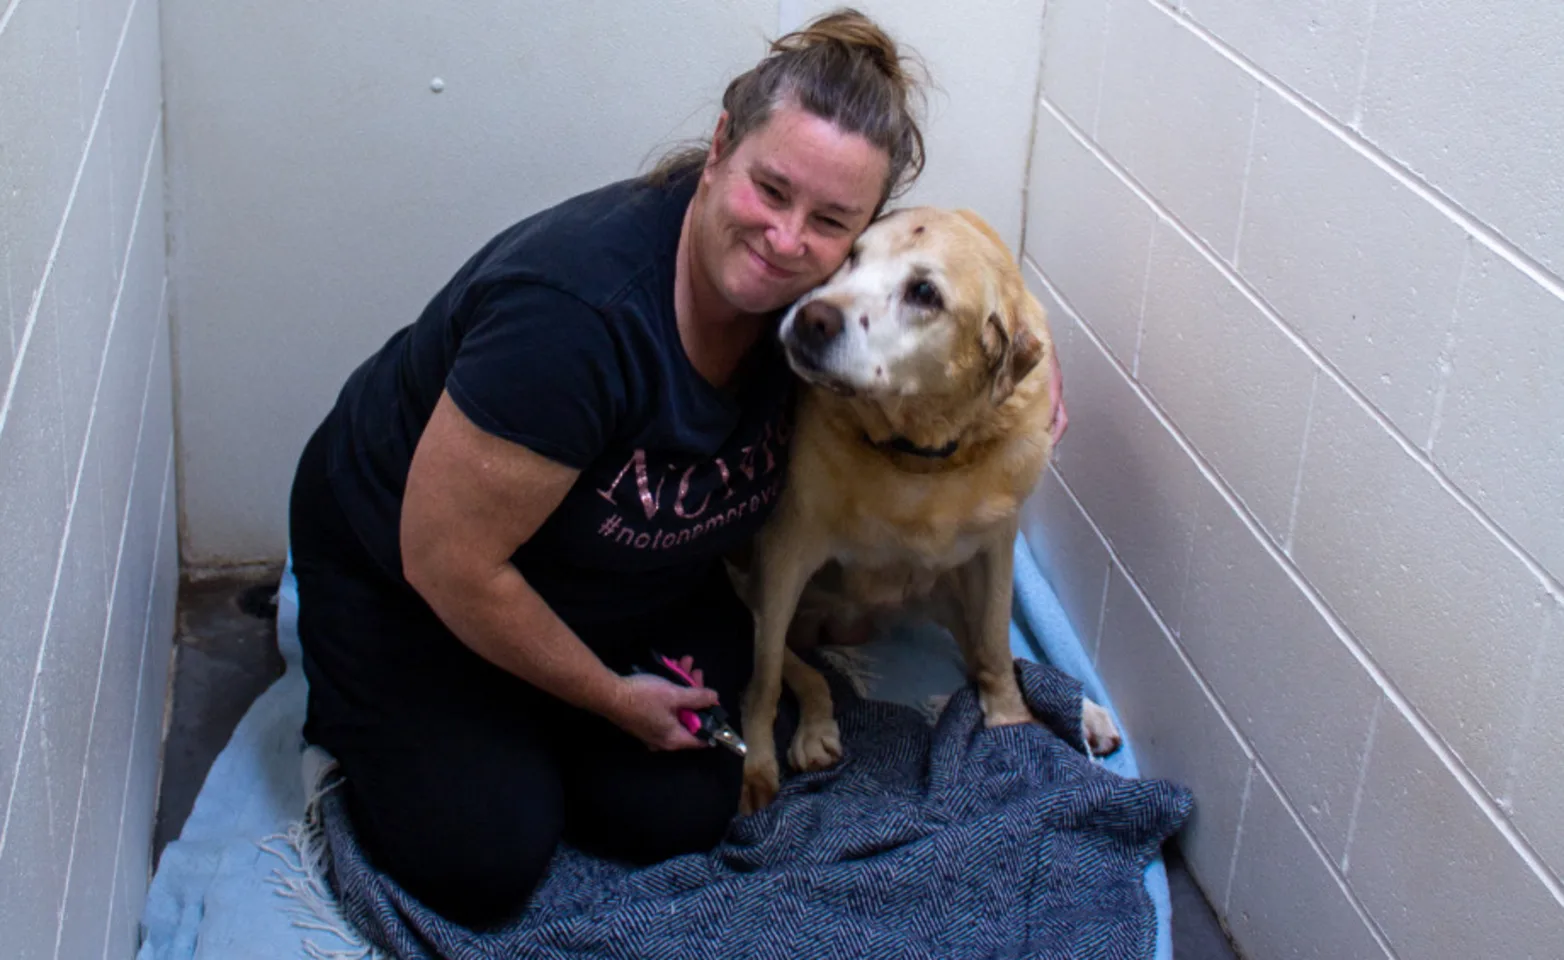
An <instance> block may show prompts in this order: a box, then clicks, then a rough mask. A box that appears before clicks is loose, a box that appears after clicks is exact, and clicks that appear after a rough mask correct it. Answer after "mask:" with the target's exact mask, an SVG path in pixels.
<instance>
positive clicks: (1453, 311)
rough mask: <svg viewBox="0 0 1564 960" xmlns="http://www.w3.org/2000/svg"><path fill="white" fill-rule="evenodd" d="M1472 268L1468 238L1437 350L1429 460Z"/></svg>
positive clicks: (1452, 367) (1447, 388) (1441, 419)
mask: <svg viewBox="0 0 1564 960" xmlns="http://www.w3.org/2000/svg"><path fill="white" fill-rule="evenodd" d="M1471 267H1472V241H1471V238H1470V237H1468V238H1467V241H1466V249H1465V250H1463V251H1462V253H1461V269H1460V271H1459V272H1457V273H1456V276H1455V305H1454V306H1452V307H1451V308H1450V332H1449V333H1447V334H1445V342H1444V346H1442V347H1441V348H1440V350H1439V386H1438V388H1436V389H1435V391H1434V412H1433V416H1431V417H1429V423H1428V443H1427V444H1425V445H1424V447H1423V449H1424V451H1425V452H1426V453H1427V454H1428V458H1429V459H1430V460H1432V459H1433V457H1434V441H1436V440H1438V439H1439V428H1440V427H1441V426H1443V425H1444V418H1445V396H1446V395H1447V394H1448V393H1449V392H1450V377H1451V375H1452V374H1453V373H1454V371H1455V338H1456V333H1455V332H1456V323H1457V321H1458V320H1459V319H1460V317H1461V298H1462V297H1463V296H1465V294H1466V275H1467V272H1468V271H1470V270H1471Z"/></svg>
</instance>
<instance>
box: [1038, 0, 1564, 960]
mask: <svg viewBox="0 0 1564 960" xmlns="http://www.w3.org/2000/svg"><path fill="white" fill-rule="evenodd" d="M1043 37H1044V39H1043V61H1042V63H1043V66H1042V81H1041V85H1040V93H1041V98H1040V102H1039V104H1038V110H1037V118H1036V124H1035V133H1034V143H1033V155H1032V161H1031V166H1030V171H1029V185H1028V194H1027V200H1026V224H1025V244H1024V259H1025V266H1026V270H1027V272H1028V278H1029V282H1030V283H1031V284H1032V285H1033V288H1034V290H1035V291H1036V292H1037V293H1038V294H1039V296H1041V297H1042V299H1043V301H1044V303H1045V305H1046V306H1047V307H1048V308H1049V311H1050V313H1051V315H1052V318H1053V325H1054V330H1055V334H1056V336H1057V337H1058V339H1059V349H1060V355H1061V359H1062V363H1063V368H1064V371H1065V382H1066V384H1067V388H1066V396H1067V397H1068V398H1069V404H1070V411H1071V428H1070V434H1069V436H1068V437H1067V438H1066V440H1065V442H1064V444H1063V445H1062V446H1061V449H1060V450H1059V453H1058V456H1057V461H1056V469H1055V471H1054V473H1052V474H1051V475H1050V476H1049V477H1048V478H1047V480H1046V482H1045V484H1044V485H1043V487H1042V488H1041V489H1040V490H1039V492H1038V493H1037V495H1036V496H1035V497H1034V498H1033V499H1032V500H1031V501H1030V502H1029V504H1028V515H1027V516H1028V522H1027V528H1028V531H1029V532H1030V533H1031V534H1032V536H1033V539H1034V542H1036V543H1037V544H1038V550H1039V552H1040V553H1041V554H1042V559H1043V563H1044V566H1045V568H1046V569H1048V570H1049V572H1050V575H1051V576H1052V578H1053V581H1054V583H1055V585H1056V587H1057V588H1058V589H1059V592H1060V593H1061V596H1062V599H1063V602H1064V604H1065V606H1066V608H1067V610H1068V611H1069V612H1070V614H1071V616H1072V618H1073V619H1074V622H1075V624H1076V625H1077V627H1078V628H1079V629H1080V630H1081V632H1082V634H1083V635H1084V636H1085V637H1086V638H1087V642H1088V644H1089V645H1091V646H1092V648H1093V650H1094V652H1095V656H1096V658H1097V664H1098V667H1099V669H1100V670H1101V672H1102V673H1103V675H1104V677H1105V679H1106V681H1107V682H1108V684H1109V685H1110V688H1111V689H1112V691H1113V693H1114V696H1115V698H1116V700H1117V702H1118V706H1119V707H1120V709H1121V712H1122V713H1123V715H1124V720H1125V722H1126V725H1127V726H1128V728H1129V732H1130V735H1131V736H1132V738H1134V740H1135V742H1136V743H1137V745H1138V748H1139V749H1140V750H1141V751H1142V754H1143V755H1144V757H1145V758H1146V762H1147V766H1148V767H1149V768H1150V772H1152V773H1154V774H1160V775H1168V776H1172V777H1176V778H1179V779H1182V780H1184V781H1185V782H1187V783H1189V784H1190V786H1192V787H1193V788H1194V790H1195V791H1196V794H1197V797H1198V800H1199V809H1198V812H1197V815H1196V818H1195V822H1194V823H1193V825H1192V827H1191V829H1190V831H1189V833H1188V835H1187V836H1186V837H1185V840H1184V849H1185V851H1186V853H1187V855H1188V859H1189V861H1190V864H1191V867H1192V872H1193V873H1194V874H1195V876H1196V879H1197V880H1198V882H1199V883H1200V885H1201V886H1202V887H1203V889H1204V891H1205V892H1206V894H1207V895H1208V897H1209V898H1210V900H1211V901H1212V903H1213V904H1214V905H1215V906H1216V908H1217V910H1218V912H1219V913H1221V914H1222V915H1223V916H1224V917H1225V920H1226V923H1227V925H1228V927H1229V929H1230V930H1231V932H1232V933H1233V934H1234V936H1235V938H1236V940H1237V942H1238V944H1239V945H1240V947H1241V948H1242V949H1243V950H1244V951H1245V952H1246V953H1247V954H1248V955H1250V956H1253V957H1256V958H1260V957H1264V958H1272V957H1319V958H1333V960H1334V958H1352V957H1381V956H1396V957H1406V958H1411V957H1416V958H1420V960H1422V958H1460V960H1467V958H1474V957H1534V958H1539V960H1540V958H1544V957H1559V956H1564V886H1561V883H1560V877H1561V875H1564V828H1561V826H1560V824H1561V822H1564V821H1561V819H1560V817H1559V816H1558V813H1559V810H1560V800H1559V796H1558V794H1557V792H1556V789H1557V784H1558V783H1559V782H1560V779H1561V777H1564V733H1561V732H1560V731H1561V730H1564V696H1561V694H1560V692H1559V691H1560V690H1564V603H1561V597H1564V589H1561V580H1564V377H1561V376H1559V371H1560V369H1564V281H1561V279H1560V276H1561V273H1564V177H1561V174H1560V171H1564V60H1560V59H1559V57H1558V56H1557V50H1558V48H1559V44H1560V43H1564V7H1561V6H1560V5H1558V4H1546V3H1541V2H1529V3H1516V4H1489V5H1473V4H1463V3H1456V2H1453V0H1333V2H1324V0H1180V2H1177V3H1171V2H1170V3H1162V2H1155V0H1048V2H1047V7H1046V13H1045V23H1044V31H1043Z"/></svg>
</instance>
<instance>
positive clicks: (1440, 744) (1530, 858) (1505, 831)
mask: <svg viewBox="0 0 1564 960" xmlns="http://www.w3.org/2000/svg"><path fill="white" fill-rule="evenodd" d="M1028 259H1029V260H1030V258H1028ZM1031 266H1032V269H1033V270H1034V271H1035V272H1036V273H1037V276H1038V278H1039V279H1040V280H1041V282H1042V283H1043V285H1044V286H1045V287H1046V288H1047V290H1048V292H1049V294H1050V295H1051V296H1053V297H1054V298H1055V300H1056V301H1057V302H1058V303H1059V305H1060V307H1061V308H1063V309H1064V310H1065V311H1066V312H1067V313H1068V314H1069V315H1070V316H1071V317H1072V318H1074V320H1075V321H1076V325H1077V327H1078V328H1079V329H1080V330H1081V332H1082V333H1083V334H1084V335H1085V336H1086V337H1087V339H1088V340H1090V341H1091V343H1092V346H1094V347H1096V348H1097V349H1098V350H1099V351H1100V352H1101V353H1102V354H1103V356H1104V357H1105V358H1106V360H1107V362H1108V363H1109V364H1110V365H1112V367H1113V369H1114V370H1115V371H1116V372H1118V374H1119V375H1120V376H1122V377H1124V378H1125V380H1126V382H1127V384H1128V386H1129V388H1130V390H1131V391H1132V392H1133V393H1134V394H1135V396H1136V398H1137V399H1139V400H1140V402H1141V403H1142V404H1144V405H1145V407H1146V409H1147V410H1148V411H1150V413H1151V415H1152V416H1153V417H1154V418H1155V419H1156V421H1157V423H1158V424H1160V425H1161V426H1162V428H1163V429H1164V430H1167V431H1168V433H1169V434H1171V435H1172V437H1173V440H1174V442H1175V443H1177V444H1178V446H1179V449H1180V450H1182V451H1183V452H1184V454H1185V455H1186V456H1188V457H1189V458H1190V460H1191V461H1193V463H1194V465H1195V469H1197V470H1199V471H1200V474H1201V475H1202V476H1203V477H1204V478H1205V479H1206V481H1207V482H1208V483H1210V484H1211V485H1212V487H1213V488H1214V489H1215V490H1216V492H1217V493H1218V494H1219V495H1220V496H1221V497H1222V499H1223V500H1225V501H1226V502H1227V505H1228V507H1229V508H1230V509H1232V510H1233V512H1234V514H1235V515H1236V516H1237V517H1238V520H1239V522H1240V523H1242V524H1243V525H1244V527H1245V528H1246V529H1247V530H1248V531H1249V533H1250V535H1251V536H1253V537H1254V538H1255V539H1256V540H1257V541H1259V543H1260V546H1261V548H1262V549H1263V550H1265V551H1266V553H1267V554H1269V555H1270V557H1271V559H1272V560H1273V561H1274V562H1275V563H1277V564H1278V565H1279V566H1280V567H1281V568H1282V571H1283V572H1284V573H1285V574H1286V575H1287V577H1288V578H1289V579H1290V580H1292V582H1293V585H1294V586H1295V587H1297V588H1298V590H1299V591H1300V592H1301V593H1302V594H1303V596H1304V597H1305V598H1306V599H1307V600H1308V601H1309V602H1310V604H1312V605H1313V606H1314V608H1315V610H1316V611H1317V612H1318V613H1319V615H1320V617H1321V618H1322V619H1323V620H1324V621H1325V623H1326V625H1327V626H1329V627H1330V629H1331V631H1332V632H1333V633H1335V634H1336V638H1337V639H1338V640H1340V641H1341V643H1342V645H1343V646H1345V647H1346V648H1347V651H1348V652H1349V653H1350V654H1351V655H1352V657H1353V659H1355V660H1357V662H1358V665H1359V666H1361V667H1362V668H1363V670H1364V671H1365V672H1366V673H1368V675H1369V678H1370V679H1371V680H1373V681H1374V683H1375V685H1376V686H1378V687H1379V689H1380V691H1381V692H1382V693H1383V694H1384V695H1385V698H1386V699H1388V700H1389V701H1390V702H1391V703H1392V704H1393V705H1394V706H1395V707H1396V709H1397V710H1399V711H1400V712H1401V714H1402V716H1403V717H1405V719H1406V720H1407V722H1408V724H1410V725H1411V727H1412V729H1413V730H1415V731H1416V732H1417V734H1418V736H1419V737H1421V738H1422V740H1423V742H1424V743H1425V744H1427V745H1428V747H1429V749H1431V750H1432V751H1433V752H1434V755H1435V756H1436V757H1438V758H1439V761H1440V763H1442V764H1444V766H1445V768H1446V769H1447V770H1449V771H1450V773H1451V775H1452V776H1454V777H1455V779H1456V782H1457V783H1458V784H1460V785H1461V788H1462V789H1464V790H1465V791H1466V792H1467V794H1468V796H1470V797H1471V799H1472V801H1473V802H1474V803H1475V804H1476V805H1477V807H1478V809H1479V810H1481V811H1482V812H1483V815H1484V816H1486V817H1487V818H1488V820H1489V821H1490V822H1491V823H1492V824H1493V825H1494V827H1495V828H1497V829H1498V831H1499V834H1500V835H1501V836H1503V837H1504V839H1505V840H1506V841H1507V842H1508V843H1509V844H1510V846H1511V848H1512V849H1514V850H1515V852H1516V853H1517V854H1518V855H1519V856H1520V858H1521V860H1522V861H1523V862H1524V863H1525V864H1526V865H1527V866H1528V867H1530V868H1531V870H1532V872H1533V873H1535V874H1536V875H1537V877H1538V879H1540V880H1541V881H1542V883H1543V886H1545V887H1546V888H1547V890H1548V893H1549V894H1550V895H1551V896H1552V897H1553V898H1554V900H1556V901H1557V902H1558V903H1559V904H1560V905H1564V883H1561V882H1560V880H1559V877H1558V876H1557V875H1556V874H1554V872H1553V870H1552V869H1551V868H1550V867H1549V866H1548V865H1547V864H1546V863H1544V862H1543V860H1542V858H1541V857H1540V856H1538V854H1537V852H1536V851H1535V850H1534V849H1533V848H1532V846H1531V844H1530V842H1529V841H1527V840H1526V838H1525V837H1523V836H1522V835H1521V834H1520V831H1519V830H1517V829H1516V827H1515V825H1514V824H1512V823H1510V822H1509V819H1508V817H1507V816H1506V815H1505V812H1504V810H1503V809H1502V808H1501V807H1500V806H1499V805H1498V803H1497V802H1496V801H1495V799H1494V798H1493V797H1492V796H1490V795H1489V794H1488V793H1487V792H1486V791H1485V790H1484V789H1483V787H1482V785H1481V784H1480V783H1478V782H1477V778H1476V777H1475V776H1473V774H1472V773H1471V771H1469V770H1467V769H1466V766H1465V765H1464V764H1462V763H1461V761H1460V758H1459V757H1457V756H1456V755H1455V752H1454V751H1453V750H1451V749H1450V747H1449V745H1448V744H1446V743H1445V742H1444V739H1443V738H1442V737H1440V736H1439V734H1438V732H1436V731H1435V730H1434V729H1433V727H1431V726H1430V725H1429V724H1428V722H1427V721H1426V720H1424V719H1423V717H1422V715H1421V714H1419V713H1418V712H1417V710H1416V709H1415V708H1414V707H1413V706H1412V704H1411V701H1410V700H1408V699H1407V698H1406V696H1404V695H1403V694H1402V693H1401V691H1400V690H1399V689H1398V688H1397V687H1396V685H1395V684H1394V683H1393V682H1392V681H1391V679H1390V677H1389V676H1388V675H1387V674H1386V673H1385V672H1384V670H1382V669H1381V668H1380V666H1379V664H1378V663H1376V662H1375V661H1374V660H1373V658H1372V657H1370V656H1369V655H1368V652H1367V651H1366V650H1364V649H1363V645H1362V644H1361V643H1359V642H1358V640H1357V638H1356V637H1354V636H1353V635H1352V632H1351V631H1350V630H1348V629H1347V627H1346V625H1345V624H1343V623H1342V622H1341V620H1340V619H1338V618H1337V616H1336V614H1335V613H1334V611H1332V610H1331V609H1330V606H1329V605H1328V604H1326V602H1325V599H1324V598H1323V597H1321V596H1320V595H1319V594H1318V593H1317V592H1316V591H1315V589H1314V587H1313V586H1312V585H1311V584H1310V583H1309V582H1308V580H1307V579H1305V578H1304V576H1303V574H1302V573H1300V572H1299V571H1298V570H1297V568H1296V567H1294V566H1293V564H1292V561H1291V559H1290V558H1289V557H1288V556H1287V555H1286V554H1284V553H1282V552H1281V550H1280V549H1279V548H1278V547H1277V546H1276V544H1275V543H1273V542H1272V541H1271V538H1270V537H1269V536H1267V535H1266V534H1265V530H1264V528H1263V527H1262V526H1261V525H1260V523H1259V522H1258V521H1257V520H1255V518H1254V517H1252V516H1250V515H1249V512H1248V510H1247V509H1245V508H1244V506H1243V504H1242V502H1241V501H1239V499H1238V498H1237V496H1235V495H1234V494H1233V492H1232V491H1231V490H1229V489H1228V488H1227V486H1226V484H1225V483H1223V482H1222V480H1221V478H1220V477H1219V476H1218V475H1217V473H1216V471H1215V470H1213V469H1212V468H1211V466H1210V465H1209V464H1208V463H1206V462H1205V458H1204V457H1203V456H1201V454H1200V452H1199V451H1197V450H1196V449H1195V448H1194V447H1193V446H1192V445H1191V444H1190V443H1189V441H1188V439H1187V438H1186V437H1184V435H1183V434H1182V433H1180V432H1179V431H1178V429H1177V428H1176V427H1175V426H1174V424H1173V423H1172V421H1171V420H1170V419H1169V418H1168V416H1167V414H1166V413H1165V412H1164V411H1163V410H1162V409H1161V408H1160V407H1158V406H1157V405H1156V403H1154V402H1153V401H1152V398H1151V396H1150V395H1149V394H1147V393H1146V391H1145V389H1144V388H1143V387H1142V386H1141V385H1140V384H1139V383H1136V382H1135V381H1134V380H1133V379H1131V378H1130V377H1129V375H1128V373H1127V372H1126V371H1125V370H1124V367H1123V365H1122V364H1121V363H1120V362H1119V361H1118V359H1117V358H1115V357H1114V356H1113V353H1112V352H1111V351H1110V350H1108V348H1107V345H1106V344H1104V343H1103V342H1102V340H1101V338H1100V337H1098V335H1097V333H1096V331H1094V330H1093V329H1092V328H1091V327H1090V326H1088V325H1087V324H1086V323H1085V322H1084V321H1083V320H1082V319H1081V315H1080V313H1079V312H1078V311H1077V310H1075V308H1074V307H1073V306H1072V305H1071V304H1070V302H1069V300H1068V299H1066V298H1065V297H1064V295H1063V294H1062V292H1061V291H1060V290H1059V288H1058V287H1057V286H1055V285H1054V283H1053V281H1052V280H1050V279H1049V278H1048V275H1047V274H1046V273H1044V272H1043V270H1042V269H1041V268H1040V267H1038V266H1037V263H1036V262H1035V261H1031ZM1088 520H1090V516H1089V515H1088ZM1091 526H1092V530H1093V531H1094V532H1096V533H1097V535H1098V536H1099V538H1101V539H1102V541H1103V543H1104V544H1107V545H1108V553H1109V556H1110V557H1112V558H1113V560H1114V563H1115V565H1117V566H1119V567H1120V568H1121V569H1123V564H1122V563H1120V561H1119V560H1118V557H1117V555H1115V554H1114V552H1113V547H1112V544H1110V543H1109V542H1108V539H1107V537H1104V536H1103V535H1102V531H1101V529H1100V528H1098V527H1097V525H1096V523H1095V522H1092V523H1091ZM1130 583H1131V585H1132V586H1133V587H1134V588H1135V591H1136V593H1137V594H1140V587H1139V585H1138V584H1135V582H1134V580H1133V579H1131V580H1130ZM1141 597H1142V599H1143V600H1144V599H1145V597H1144V595H1143V594H1141ZM1553 600H1554V602H1556V603H1557V602H1558V600H1557V598H1556V597H1554V598H1553ZM1147 608H1148V609H1149V610H1151V613H1152V616H1153V617H1154V618H1155V619H1156V620H1157V624H1158V626H1160V627H1161V628H1162V629H1163V630H1164V632H1166V633H1167V634H1168V636H1169V639H1170V641H1171V642H1172V643H1173V646H1174V649H1176V650H1179V652H1180V657H1181V659H1183V660H1184V662H1185V663H1186V665H1188V666H1189V667H1190V669H1191V672H1193V673H1194V674H1195V676H1196V679H1197V681H1198V682H1199V683H1200V686H1201V689H1202V691H1203V692H1205V693H1206V695H1207V696H1208V697H1209V698H1211V699H1212V700H1213V702H1217V701H1215V697H1214V696H1213V695H1212V693H1211V690H1210V686H1209V684H1207V683H1206V682H1205V678H1204V677H1201V676H1200V675H1199V672H1198V671H1196V670H1194V667H1193V661H1191V660H1190V659H1189V658H1188V657H1187V656H1183V651H1182V647H1181V646H1180V645H1179V643H1178V641H1177V640H1176V639H1173V638H1172V631H1170V630H1168V629H1167V625H1166V624H1165V623H1164V622H1163V621H1162V618H1161V616H1160V615H1158V614H1157V612H1156V610H1155V609H1154V608H1153V607H1152V606H1151V604H1150V602H1149V601H1148V602H1147ZM1218 712H1219V714H1220V715H1221V716H1222V718H1223V722H1225V723H1226V724H1227V725H1228V727H1229V728H1231V729H1234V730H1236V729H1237V728H1236V726H1234V724H1233V722H1232V720H1231V719H1230V718H1228V717H1227V715H1226V713H1225V712H1224V711H1222V710H1221V709H1220V706H1219V708H1218ZM1240 742H1245V741H1242V738H1240ZM1246 749H1247V747H1246Z"/></svg>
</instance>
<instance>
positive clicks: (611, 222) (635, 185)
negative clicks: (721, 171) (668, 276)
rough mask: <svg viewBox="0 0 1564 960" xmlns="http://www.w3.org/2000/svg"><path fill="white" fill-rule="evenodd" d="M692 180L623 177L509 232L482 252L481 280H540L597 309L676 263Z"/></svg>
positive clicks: (476, 279) (478, 273) (503, 282)
mask: <svg viewBox="0 0 1564 960" xmlns="http://www.w3.org/2000/svg"><path fill="white" fill-rule="evenodd" d="M692 194H693V184H684V183H674V184H654V183H651V182H649V181H647V180H646V179H645V178H637V179H633V180H621V181H618V182H616V183H611V184H608V185H606V186H603V187H599V188H597V189H595V190H591V191H588V192H586V193H581V194H577V195H575V196H573V197H571V198H569V199H567V200H564V201H562V202H560V203H558V204H555V205H554V206H552V207H549V208H547V209H545V210H541V211H538V212H537V213H534V214H532V215H530V216H528V217H526V218H524V219H522V220H520V221H518V222H517V223H515V224H513V225H512V226H510V227H508V228H507V229H505V230H504V231H502V232H501V233H500V234H499V235H498V236H496V237H495V238H494V239H493V240H491V241H490V243H489V244H488V246H487V247H486V248H485V251H484V254H482V255H481V263H479V264H478V265H477V270H476V271H475V275H474V277H473V281H474V282H475V283H478V284H481V285H485V286H487V285H490V284H497V285H502V286H503V285H509V284H513V283H529V284H541V285H543V286H546V287H550V288H553V289H555V290H558V291H560V292H563V293H566V294H569V295H571V296H573V297H575V298H576V299H579V300H581V301H582V302H584V303H586V304H587V305H589V306H592V307H594V308H597V309H606V308H608V307H609V306H610V305H611V304H612V303H613V301H615V300H616V299H618V298H619V297H621V296H622V295H623V293H624V291H625V290H626V289H627V288H632V287H634V286H636V285H637V284H639V283H644V282H646V281H647V279H648V278H650V277H653V276H656V275H657V274H658V273H659V272H660V271H662V270H665V269H666V268H668V267H669V266H671V265H672V263H673V260H674V256H675V254H676V253H677V251H678V243H679V231H680V229H681V227H682V225H683V221H684V211H685V208H686V207H687V206H688V205H689V200H690V196H691V195H692Z"/></svg>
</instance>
